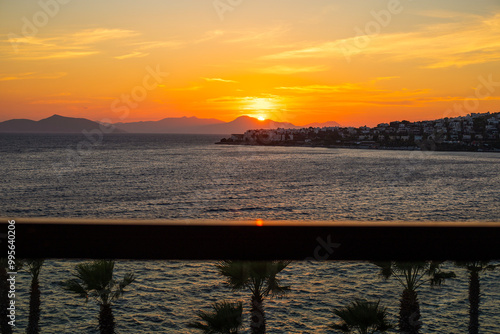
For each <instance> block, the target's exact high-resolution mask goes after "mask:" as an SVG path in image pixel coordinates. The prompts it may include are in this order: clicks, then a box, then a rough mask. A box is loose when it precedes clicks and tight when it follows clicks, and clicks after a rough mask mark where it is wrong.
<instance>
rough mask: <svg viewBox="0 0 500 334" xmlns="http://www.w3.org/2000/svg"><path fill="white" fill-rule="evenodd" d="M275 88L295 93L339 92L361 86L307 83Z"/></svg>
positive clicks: (358, 88) (359, 88) (356, 88)
mask: <svg viewBox="0 0 500 334" xmlns="http://www.w3.org/2000/svg"><path fill="white" fill-rule="evenodd" d="M275 89H280V90H287V91H293V92H296V93H341V92H347V91H353V90H361V89H362V87H361V86H360V85H358V84H353V83H345V84H341V85H332V86H329V85H309V86H291V87H275Z"/></svg>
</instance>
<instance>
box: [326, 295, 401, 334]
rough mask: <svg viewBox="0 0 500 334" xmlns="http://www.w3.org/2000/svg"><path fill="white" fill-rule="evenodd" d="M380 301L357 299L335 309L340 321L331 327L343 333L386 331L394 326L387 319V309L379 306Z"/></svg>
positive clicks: (370, 333) (334, 311)
mask: <svg viewBox="0 0 500 334" xmlns="http://www.w3.org/2000/svg"><path fill="white" fill-rule="evenodd" d="M379 304H380V301H377V302H369V301H365V300H360V299H356V300H355V301H354V302H353V303H351V304H350V305H348V306H346V307H343V308H340V309H335V310H333V313H334V314H335V315H336V316H338V317H339V318H340V319H341V321H340V323H336V324H332V325H330V328H332V329H335V330H339V331H341V332H342V333H359V334H373V333H385V332H386V331H388V330H389V329H391V328H393V326H392V324H391V323H390V322H389V321H388V320H387V309H386V308H385V307H380V306H379Z"/></svg>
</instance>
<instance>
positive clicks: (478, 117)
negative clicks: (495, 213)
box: [218, 112, 500, 152]
mask: <svg viewBox="0 0 500 334" xmlns="http://www.w3.org/2000/svg"><path fill="white" fill-rule="evenodd" d="M499 132H500V113H499V112H497V113H490V112H487V113H472V114H469V115H467V116H460V117H453V118H452V117H450V118H448V117H446V118H442V119H438V120H433V121H418V122H409V121H395V122H390V123H381V124H378V125H377V126H376V127H367V126H362V127H358V128H356V127H323V128H312V127H310V128H301V129H282V128H278V129H260V130H248V131H246V132H245V133H244V134H233V135H231V137H229V138H223V139H222V140H221V141H220V142H219V143H218V144H236V145H273V146H320V147H345V148H374V149H377V148H378V149H408V150H438V151H499V152H500V136H499Z"/></svg>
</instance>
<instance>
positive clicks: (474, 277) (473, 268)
mask: <svg viewBox="0 0 500 334" xmlns="http://www.w3.org/2000/svg"><path fill="white" fill-rule="evenodd" d="M455 264H456V265H457V266H459V267H461V268H465V269H467V271H468V272H469V334H477V333H479V302H480V294H481V287H480V284H479V274H480V273H482V272H484V271H487V270H493V269H495V268H496V267H497V266H495V265H491V264H489V261H472V262H456V263H455Z"/></svg>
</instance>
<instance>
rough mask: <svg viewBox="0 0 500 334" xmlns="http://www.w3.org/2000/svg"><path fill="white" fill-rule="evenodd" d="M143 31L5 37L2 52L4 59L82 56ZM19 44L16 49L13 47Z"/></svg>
mask: <svg viewBox="0 0 500 334" xmlns="http://www.w3.org/2000/svg"><path fill="white" fill-rule="evenodd" d="M138 35H139V33H137V32H135V31H132V30H124V29H104V28H99V29H85V30H81V31H76V32H71V33H65V34H64V33H63V34H59V35H57V36H49V37H38V36H33V37H19V38H12V39H11V40H4V41H2V43H1V44H0V53H1V54H3V57H4V58H15V59H20V60H43V59H66V58H79V57H86V56H91V55H95V54H99V53H102V50H103V48H102V46H100V44H101V43H104V42H106V43H107V44H106V47H107V46H109V43H110V41H115V42H116V41H120V40H128V39H130V38H133V37H137V36H138ZM13 45H14V46H15V47H16V49H14V48H13V47H12V46H13Z"/></svg>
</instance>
